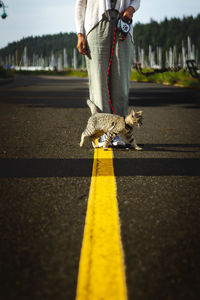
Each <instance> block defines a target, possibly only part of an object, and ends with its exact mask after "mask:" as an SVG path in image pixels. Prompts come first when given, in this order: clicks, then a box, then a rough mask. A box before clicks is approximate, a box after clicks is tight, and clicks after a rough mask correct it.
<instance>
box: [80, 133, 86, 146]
mask: <svg viewBox="0 0 200 300" xmlns="http://www.w3.org/2000/svg"><path fill="white" fill-rule="evenodd" d="M85 138H86V135H85V131H83V133H82V135H81V141H80V147H83V144H84V142H85Z"/></svg>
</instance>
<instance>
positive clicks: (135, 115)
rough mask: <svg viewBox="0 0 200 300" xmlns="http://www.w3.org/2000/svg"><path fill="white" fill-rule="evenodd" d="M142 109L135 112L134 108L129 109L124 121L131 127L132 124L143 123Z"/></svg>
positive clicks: (138, 124) (140, 124)
mask: <svg viewBox="0 0 200 300" xmlns="http://www.w3.org/2000/svg"><path fill="white" fill-rule="evenodd" d="M142 114H143V111H142V110H140V111H137V112H135V111H134V109H131V112H130V114H129V115H128V116H127V117H126V123H127V124H129V125H130V126H131V127H133V126H135V125H136V126H138V127H140V126H142V124H143V116H142Z"/></svg>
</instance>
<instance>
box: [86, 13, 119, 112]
mask: <svg viewBox="0 0 200 300" xmlns="http://www.w3.org/2000/svg"><path fill="white" fill-rule="evenodd" d="M115 25H116V21H114V22H113V21H112V22H109V21H108V20H107V19H106V18H105V19H103V20H102V21H101V22H100V23H99V24H98V25H97V26H96V27H95V28H94V29H93V30H92V31H91V32H90V33H89V34H88V36H87V44H88V57H87V58H86V62H87V69H88V77H89V90H90V100H91V101H93V102H94V103H95V104H96V106H97V107H98V108H99V109H100V110H101V111H103V112H106V113H111V107H110V101H109V94H108V88H107V72H108V65H109V60H110V54H111V49H112V42H113V36H114V29H115ZM110 76H111V74H110Z"/></svg>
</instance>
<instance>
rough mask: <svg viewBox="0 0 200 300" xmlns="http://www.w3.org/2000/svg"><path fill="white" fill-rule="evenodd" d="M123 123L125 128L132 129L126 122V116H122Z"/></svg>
mask: <svg viewBox="0 0 200 300" xmlns="http://www.w3.org/2000/svg"><path fill="white" fill-rule="evenodd" d="M124 123H125V128H126V129H127V130H130V129H132V127H131V126H130V125H128V124H127V123H126V117H124Z"/></svg>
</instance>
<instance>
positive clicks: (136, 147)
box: [133, 139, 142, 151]
mask: <svg viewBox="0 0 200 300" xmlns="http://www.w3.org/2000/svg"><path fill="white" fill-rule="evenodd" d="M133 147H134V149H135V150H137V151H141V150H142V148H141V147H139V146H138V145H137V143H136V140H135V139H134V140H133Z"/></svg>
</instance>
